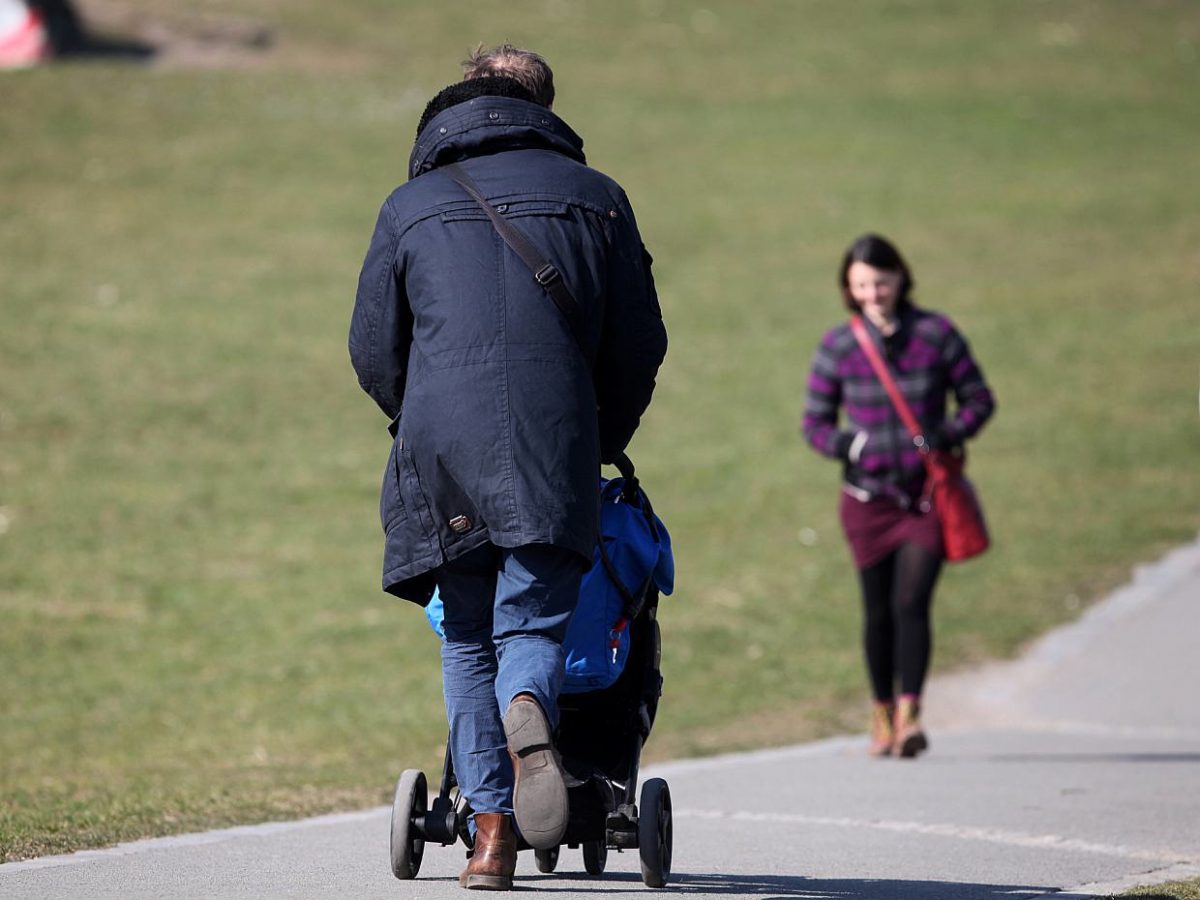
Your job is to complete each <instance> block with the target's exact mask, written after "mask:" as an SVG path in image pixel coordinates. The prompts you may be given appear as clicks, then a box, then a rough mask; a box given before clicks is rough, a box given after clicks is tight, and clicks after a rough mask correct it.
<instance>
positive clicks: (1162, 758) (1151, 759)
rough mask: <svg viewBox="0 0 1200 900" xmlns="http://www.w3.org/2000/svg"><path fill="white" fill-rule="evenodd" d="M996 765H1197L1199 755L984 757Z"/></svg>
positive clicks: (1041, 754)
mask: <svg viewBox="0 0 1200 900" xmlns="http://www.w3.org/2000/svg"><path fill="white" fill-rule="evenodd" d="M986 759H987V761H988V762H998V763H1014V762H1015V763H1027V762H1036V763H1046V762H1065V763H1071V764H1072V765H1074V764H1076V763H1114V762H1116V763H1197V762H1200V753H998V754H995V755H993V756H988V757H986Z"/></svg>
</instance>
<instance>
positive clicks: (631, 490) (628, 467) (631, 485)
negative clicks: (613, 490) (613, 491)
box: [612, 453, 638, 502]
mask: <svg viewBox="0 0 1200 900" xmlns="http://www.w3.org/2000/svg"><path fill="white" fill-rule="evenodd" d="M612 464H613V465H614V466H616V467H617V471H618V472H620V473H621V477H622V478H624V479H625V487H624V489H623V490H622V491H621V494H622V496H624V498H625V499H626V500H627V501H629V502H632V501H633V500H634V499H636V498H637V495H638V479H637V474H636V472H635V470H634V468H633V460H631V459H630V458H629V457H628V456H626V455H625V454H624V453H621V454H619V455H618V456H617V458H616V459H614V460H613V463H612Z"/></svg>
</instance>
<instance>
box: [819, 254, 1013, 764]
mask: <svg viewBox="0 0 1200 900" xmlns="http://www.w3.org/2000/svg"><path fill="white" fill-rule="evenodd" d="M839 283H840V285H841V290H842V298H843V300H844V302H845V305H846V307H847V309H848V310H849V311H850V314H851V316H860V317H861V318H862V320H863V321H864V323H865V324H866V331H867V334H868V335H869V337H870V339H871V341H872V342H873V343H874V344H875V345H876V347H877V348H878V349H879V350H880V351H881V353H882V356H883V358H884V360H885V361H886V363H887V366H888V368H889V370H890V371H891V373H892V376H893V377H894V379H895V380H896V382H897V384H898V385H899V388H900V391H901V393H902V394H903V396H904V398H905V400H907V402H908V405H909V406H911V407H912V410H913V412H914V414H915V415H916V417H917V418H918V420H919V421H920V423H921V425H922V427H923V432H924V434H923V437H924V443H925V444H926V448H921V447H918V446H917V442H916V441H915V440H914V438H913V436H912V435H911V434H910V432H909V431H908V429H907V428H906V427H905V425H904V423H903V421H902V420H901V418H900V415H899V414H898V413H897V411H896V409H895V408H894V406H893V405H892V402H891V400H890V399H889V398H888V395H887V392H886V391H885V390H884V387H883V386H882V385H881V384H880V382H879V379H878V377H877V376H876V374H875V372H874V370H873V369H872V367H871V364H870V362H869V360H868V357H867V355H866V353H864V351H863V349H862V348H861V347H860V346H859V344H858V341H857V339H856V338H855V335H854V333H853V330H852V329H851V327H850V325H849V324H844V325H840V326H838V327H836V328H834V329H832V330H831V331H829V332H828V333H827V334H826V335H825V337H824V338H823V339H822V341H821V344H820V346H819V347H818V348H817V353H816V358H815V360H814V362H813V367H812V372H811V373H810V375H809V379H808V393H807V397H806V402H805V409H804V425H803V427H804V436H805V438H806V439H807V441H808V442H809V444H811V445H812V447H813V449H815V450H816V451H817V452H818V453H821V454H823V455H824V456H828V457H830V458H833V459H837V460H840V461H841V462H842V467H843V479H844V483H843V485H842V494H841V510H840V512H841V520H842V527H843V529H844V531H845V534H846V540H847V542H848V543H849V545H850V554H851V556H852V557H853V559H854V565H855V567H856V568H857V569H858V576H859V581H860V583H861V586H862V597H863V613H864V627H863V648H864V651H865V654H866V661H867V671H868V674H869V676H870V681H871V689H872V693H873V695H874V700H875V703H874V710H873V714H872V719H871V743H870V753H871V755H873V756H888V755H891V754H895V755H897V756H903V757H912V756H916V755H917V754H918V753H920V752H921V751H922V750H924V749H926V747H928V740H927V738H926V736H925V733H924V731H923V730H922V728H921V722H920V712H921V690H922V687H923V686H924V682H925V675H926V672H927V671H928V668H929V658H930V651H931V647H932V630H931V626H930V615H929V614H930V606H931V604H932V602H933V589H934V585H935V584H936V582H937V577H938V574H939V572H940V571H941V567H942V561H943V558H944V551H943V546H942V536H941V527H940V523H939V521H938V517H937V513H936V512H934V511H932V510H931V509H930V506H929V503H928V502H927V498H926V497H925V487H926V485H925V480H926V476H925V466H924V462H923V459H922V450H923V449H930V450H950V451H956V450H957V449H958V448H960V447H961V446H962V444H963V442H964V441H966V440H967V439H968V438H970V437H973V436H974V435H975V434H976V433H977V432H978V431H979V429H980V428H982V427H983V424H984V423H985V422H986V421H987V420H988V418H989V417H990V416H991V415H992V412H993V410H994V409H995V402H994V400H993V399H992V393H991V391H990V390H989V389H988V386H987V384H986V382H985V381H984V378H983V373H982V372H981V371H980V369H979V366H978V365H976V363H975V360H974V359H973V358H972V357H971V353H970V350H969V349H968V347H967V342H966V340H964V338H963V337H962V335H961V334H960V333H959V332H958V330H957V329H956V328H955V327H954V325H953V323H951V321H950V320H949V319H948V318H946V317H945V316H943V315H941V314H939V313H935V312H930V311H928V310H924V309H921V308H919V307H917V306H916V305H915V304H914V303H913V301H912V298H911V293H912V289H913V278H912V274H911V273H910V272H909V269H908V265H907V264H906V263H905V262H904V258H903V257H902V256H901V255H900V252H899V251H898V250H897V249H896V248H895V247H894V246H893V245H892V244H891V243H889V242H888V241H887V240H885V239H884V238H882V237H879V236H878V235H874V234H868V235H864V236H862V237H860V238H859V239H858V240H856V241H855V242H854V243H853V244H852V245H851V246H850V248H849V249H848V250H847V251H846V254H845V256H844V258H843V259H842V265H841V269H840V272H839ZM951 392H952V393H953V394H954V398H955V410H954V413H953V415H949V414H948V413H947V409H946V395H947V394H948V393H951ZM839 410H844V412H845V424H844V425H839V422H838V413H839ZM897 687H899V692H898V693H897Z"/></svg>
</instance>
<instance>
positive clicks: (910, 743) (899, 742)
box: [892, 696, 929, 759]
mask: <svg viewBox="0 0 1200 900" xmlns="http://www.w3.org/2000/svg"><path fill="white" fill-rule="evenodd" d="M895 731H896V736H895V737H894V738H893V743H892V752H893V753H894V754H896V755H897V756H899V757H901V758H902V759H912V758H913V757H914V756H916V755H917V754H918V753H920V752H921V751H922V750H926V749H928V748H929V739H928V738H927V737H925V732H924V731H923V730H922V729H921V701H920V699H919V698H917V697H911V696H910V697H901V698H900V702H899V703H897V704H896V724H895Z"/></svg>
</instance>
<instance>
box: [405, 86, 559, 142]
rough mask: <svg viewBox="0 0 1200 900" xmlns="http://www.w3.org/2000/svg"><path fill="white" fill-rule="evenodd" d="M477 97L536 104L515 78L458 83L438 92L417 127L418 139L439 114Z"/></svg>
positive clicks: (426, 107)
mask: <svg viewBox="0 0 1200 900" xmlns="http://www.w3.org/2000/svg"><path fill="white" fill-rule="evenodd" d="M476 97H513V98H514V99H517V100H524V101H526V102H527V103H535V102H536V101H535V100H534V99H533V95H532V94H531V93H529V91H528V90H527V89H526V88H525V87H524V86H522V85H521V83H520V82H518V81H517V80H516V79H514V78H505V77H503V76H500V75H497V76H494V77H492V78H475V79H472V80H471V81H456V82H454V84H452V85H450V86H449V87H446V88H442V89H441V90H440V91H438V93H437V96H435V97H434V98H433V99H432V100H430V101H429V103H428V104H427V105H426V106H425V112H423V113H422V114H421V121H420V123H419V124H418V125H417V137H420V136H421V132H422V131H424V130H425V126H426V125H428V124H429V121H430V120H431V119H432V118H433V117H434V116H436V115H437V114H438V113H440V112H442V111H444V110H447V109H449V108H450V107H452V106H457V105H458V104H460V103H466V102H467V101H468V100H474V99H475V98H476Z"/></svg>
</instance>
